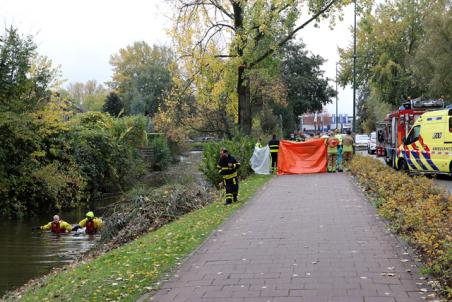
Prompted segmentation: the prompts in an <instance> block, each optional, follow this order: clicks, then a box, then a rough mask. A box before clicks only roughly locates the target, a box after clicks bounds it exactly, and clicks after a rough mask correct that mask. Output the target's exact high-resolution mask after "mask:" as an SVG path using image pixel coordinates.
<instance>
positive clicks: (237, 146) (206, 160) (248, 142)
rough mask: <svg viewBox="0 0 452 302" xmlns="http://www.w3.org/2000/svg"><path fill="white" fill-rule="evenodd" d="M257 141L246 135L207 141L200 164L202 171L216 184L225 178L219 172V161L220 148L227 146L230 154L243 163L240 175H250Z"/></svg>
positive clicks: (241, 176)
mask: <svg viewBox="0 0 452 302" xmlns="http://www.w3.org/2000/svg"><path fill="white" fill-rule="evenodd" d="M255 143H256V139H254V138H251V137H246V136H237V137H236V138H234V139H233V140H224V141H219V142H210V143H206V144H205V145H204V152H203V158H202V161H201V165H200V170H201V172H203V173H204V175H205V176H206V178H207V179H208V180H209V182H210V183H211V184H213V185H215V186H216V185H218V183H220V182H221V181H222V180H223V179H222V177H221V175H220V174H219V173H218V168H217V163H218V158H219V156H220V148H222V147H225V148H226V149H227V150H228V151H229V154H231V155H232V156H234V157H235V159H236V160H237V161H238V162H240V164H241V167H240V169H239V170H238V175H239V177H240V178H246V177H248V176H249V175H251V174H252V173H253V170H252V169H251V166H250V158H251V156H253V151H254V145H255Z"/></svg>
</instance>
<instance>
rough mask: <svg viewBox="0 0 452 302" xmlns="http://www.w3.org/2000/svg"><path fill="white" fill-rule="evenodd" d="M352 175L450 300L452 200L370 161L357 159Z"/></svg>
mask: <svg viewBox="0 0 452 302" xmlns="http://www.w3.org/2000/svg"><path fill="white" fill-rule="evenodd" d="M351 171H352V174H353V175H355V176H356V179H357V180H358V182H359V183H360V185H361V186H362V187H363V189H364V190H365V191H366V192H367V193H368V195H369V196H370V197H371V199H373V201H372V203H373V204H374V205H375V206H376V207H377V208H378V212H379V214H380V215H381V216H383V217H384V218H386V219H387V220H388V221H389V223H390V226H391V228H392V229H393V230H394V231H396V232H397V233H398V234H400V235H401V236H402V238H404V239H406V240H407V241H408V242H409V243H410V244H411V245H412V246H413V247H415V248H416V249H417V250H418V251H419V252H420V254H421V255H422V258H423V260H424V263H425V268H424V270H423V271H425V272H428V273H429V274H430V275H432V276H433V277H435V278H436V279H437V280H438V281H439V283H440V284H441V285H442V293H443V294H444V295H445V296H446V297H447V298H449V299H452V282H451V280H452V196H451V195H449V194H447V193H446V192H445V190H444V189H443V188H439V187H438V186H437V185H436V184H435V183H434V182H433V181H432V180H431V179H427V178H426V177H423V176H420V177H410V176H408V175H407V174H405V173H402V172H398V171H395V170H393V169H391V168H389V167H387V166H385V165H384V164H383V163H381V162H380V161H378V160H375V159H372V158H370V157H362V156H356V158H355V159H353V162H352V164H351ZM433 284H435V283H432V286H433ZM433 287H435V286H433ZM437 287H439V286H437Z"/></svg>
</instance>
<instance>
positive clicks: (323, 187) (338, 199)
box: [151, 174, 429, 302]
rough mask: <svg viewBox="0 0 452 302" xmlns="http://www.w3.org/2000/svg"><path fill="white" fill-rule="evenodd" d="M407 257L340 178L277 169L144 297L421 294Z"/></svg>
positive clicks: (387, 297) (368, 298) (368, 300)
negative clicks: (281, 172)
mask: <svg viewBox="0 0 452 302" xmlns="http://www.w3.org/2000/svg"><path fill="white" fill-rule="evenodd" d="M401 260H402V261H401ZM412 264H413V262H412V259H411V255H408V254H407V253H406V252H405V251H404V250H403V248H402V247H401V246H400V244H399V242H398V241H397V240H396V239H395V238H394V236H392V235H390V234H389V233H388V232H387V231H386V229H385V226H384V224H383V223H382V222H381V221H380V220H379V219H378V218H377V217H376V214H375V210H374V209H373V208H372V207H371V206H370V205H368V203H367V202H366V201H365V200H364V199H363V196H362V194H361V193H360V192H359V190H358V188H357V187H356V186H355V185H354V184H353V183H352V180H351V178H350V177H348V176H346V175H344V174H316V175H297V176H278V177H275V178H273V179H272V181H271V182H270V183H269V184H268V185H267V186H266V187H265V188H264V189H263V190H262V191H261V192H260V193H259V194H258V195H257V196H256V197H255V198H254V199H253V200H252V201H251V202H249V203H248V204H247V205H246V206H245V207H244V208H242V209H241V210H240V211H239V212H238V213H237V214H236V215H234V216H233V217H232V219H230V220H229V221H227V222H226V223H225V224H224V225H223V226H222V227H221V229H219V230H217V232H216V233H215V234H214V235H213V236H212V237H211V238H210V239H209V240H208V241H207V242H206V243H205V244H204V245H203V246H202V247H201V248H200V249H199V250H198V251H197V252H196V253H195V254H194V255H193V256H192V257H191V258H190V259H188V261H187V262H186V263H185V264H183V265H182V267H181V268H180V270H179V271H178V272H177V273H176V275H175V276H174V277H173V278H172V279H171V280H170V281H169V282H166V283H165V284H164V285H163V287H162V289H161V290H160V291H159V292H157V293H156V295H155V296H154V297H152V298H151V301H160V302H163V301H201V302H207V301H215V302H220V301H222V302H223V301H229V302H232V301H249V302H251V301H263V302H266V301H271V302H276V301H296V302H308V301H314V302H323V301H337V302H339V301H346V302H355V301H360V302H396V301H397V302H406V301H425V300H422V299H421V297H422V296H424V297H428V294H429V293H422V292H420V289H426V288H427V287H426V286H425V280H422V279H419V276H418V275H416V274H415V273H410V272H409V271H410V270H413V272H414V271H415V268H413V267H412ZM420 283H424V284H422V285H421V284H420ZM424 299H425V298H424ZM427 300H428V298H427Z"/></svg>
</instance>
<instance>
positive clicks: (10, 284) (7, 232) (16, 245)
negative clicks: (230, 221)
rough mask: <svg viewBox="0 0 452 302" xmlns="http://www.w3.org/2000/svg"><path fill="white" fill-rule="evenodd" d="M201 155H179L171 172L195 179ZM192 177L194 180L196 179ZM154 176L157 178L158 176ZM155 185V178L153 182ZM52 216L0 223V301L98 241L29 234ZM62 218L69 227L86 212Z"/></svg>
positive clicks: (77, 236)
mask: <svg viewBox="0 0 452 302" xmlns="http://www.w3.org/2000/svg"><path fill="white" fill-rule="evenodd" d="M201 154H202V152H199V151H193V152H190V153H188V155H187V156H182V157H181V158H180V162H179V163H178V164H177V165H174V166H172V167H170V169H173V170H192V171H194V174H195V175H196V176H198V175H199V174H200V173H199V172H198V164H199V161H200V159H201ZM196 176H195V177H196ZM156 177H157V178H159V176H158V174H156ZM151 181H155V185H156V186H158V185H160V184H159V181H158V179H153V180H151ZM115 200H116V199H115V198H113V199H111V198H109V199H105V200H102V201H100V202H99V208H98V209H97V210H95V211H94V213H95V214H96V216H102V208H101V207H104V206H107V205H108V204H109V203H112V202H114V201H115ZM54 214H55V213H49V214H48V215H47V216H44V217H33V218H31V219H27V220H20V221H14V220H0V230H2V231H1V232H0V299H1V297H2V296H3V295H4V294H5V293H6V291H9V290H14V289H16V288H18V287H20V286H21V285H23V284H25V283H26V282H27V281H28V280H30V279H33V278H36V277H39V276H42V275H44V274H46V273H48V272H50V270H51V269H52V268H54V267H61V266H63V265H65V264H69V263H71V262H72V261H74V259H75V258H76V257H77V256H78V255H80V254H82V253H84V252H86V251H87V250H89V249H90V248H91V247H92V246H93V245H94V244H95V243H96V240H98V239H99V237H98V236H89V235H85V234H71V233H69V234H60V235H56V234H52V233H50V232H43V231H32V230H31V228H32V227H33V226H37V225H44V224H46V223H47V222H49V221H51V220H52V217H53V215H54ZM59 214H60V217H61V219H63V220H65V221H66V222H68V223H70V224H74V223H78V222H79V221H80V220H81V219H83V218H84V215H85V211H80V210H78V211H69V212H63V213H59Z"/></svg>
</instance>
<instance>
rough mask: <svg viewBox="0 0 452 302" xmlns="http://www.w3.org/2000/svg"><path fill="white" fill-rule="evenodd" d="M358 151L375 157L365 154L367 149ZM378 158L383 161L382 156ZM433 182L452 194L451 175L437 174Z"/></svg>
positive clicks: (365, 154)
mask: <svg viewBox="0 0 452 302" xmlns="http://www.w3.org/2000/svg"><path fill="white" fill-rule="evenodd" d="M358 153H359V154H361V155H364V156H371V157H373V158H377V157H376V156H375V155H369V154H367V151H358ZM379 159H380V160H381V161H383V158H379ZM435 183H436V184H438V186H441V187H443V188H445V189H446V190H447V191H449V194H452V177H450V176H447V175H437V176H436V178H435Z"/></svg>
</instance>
